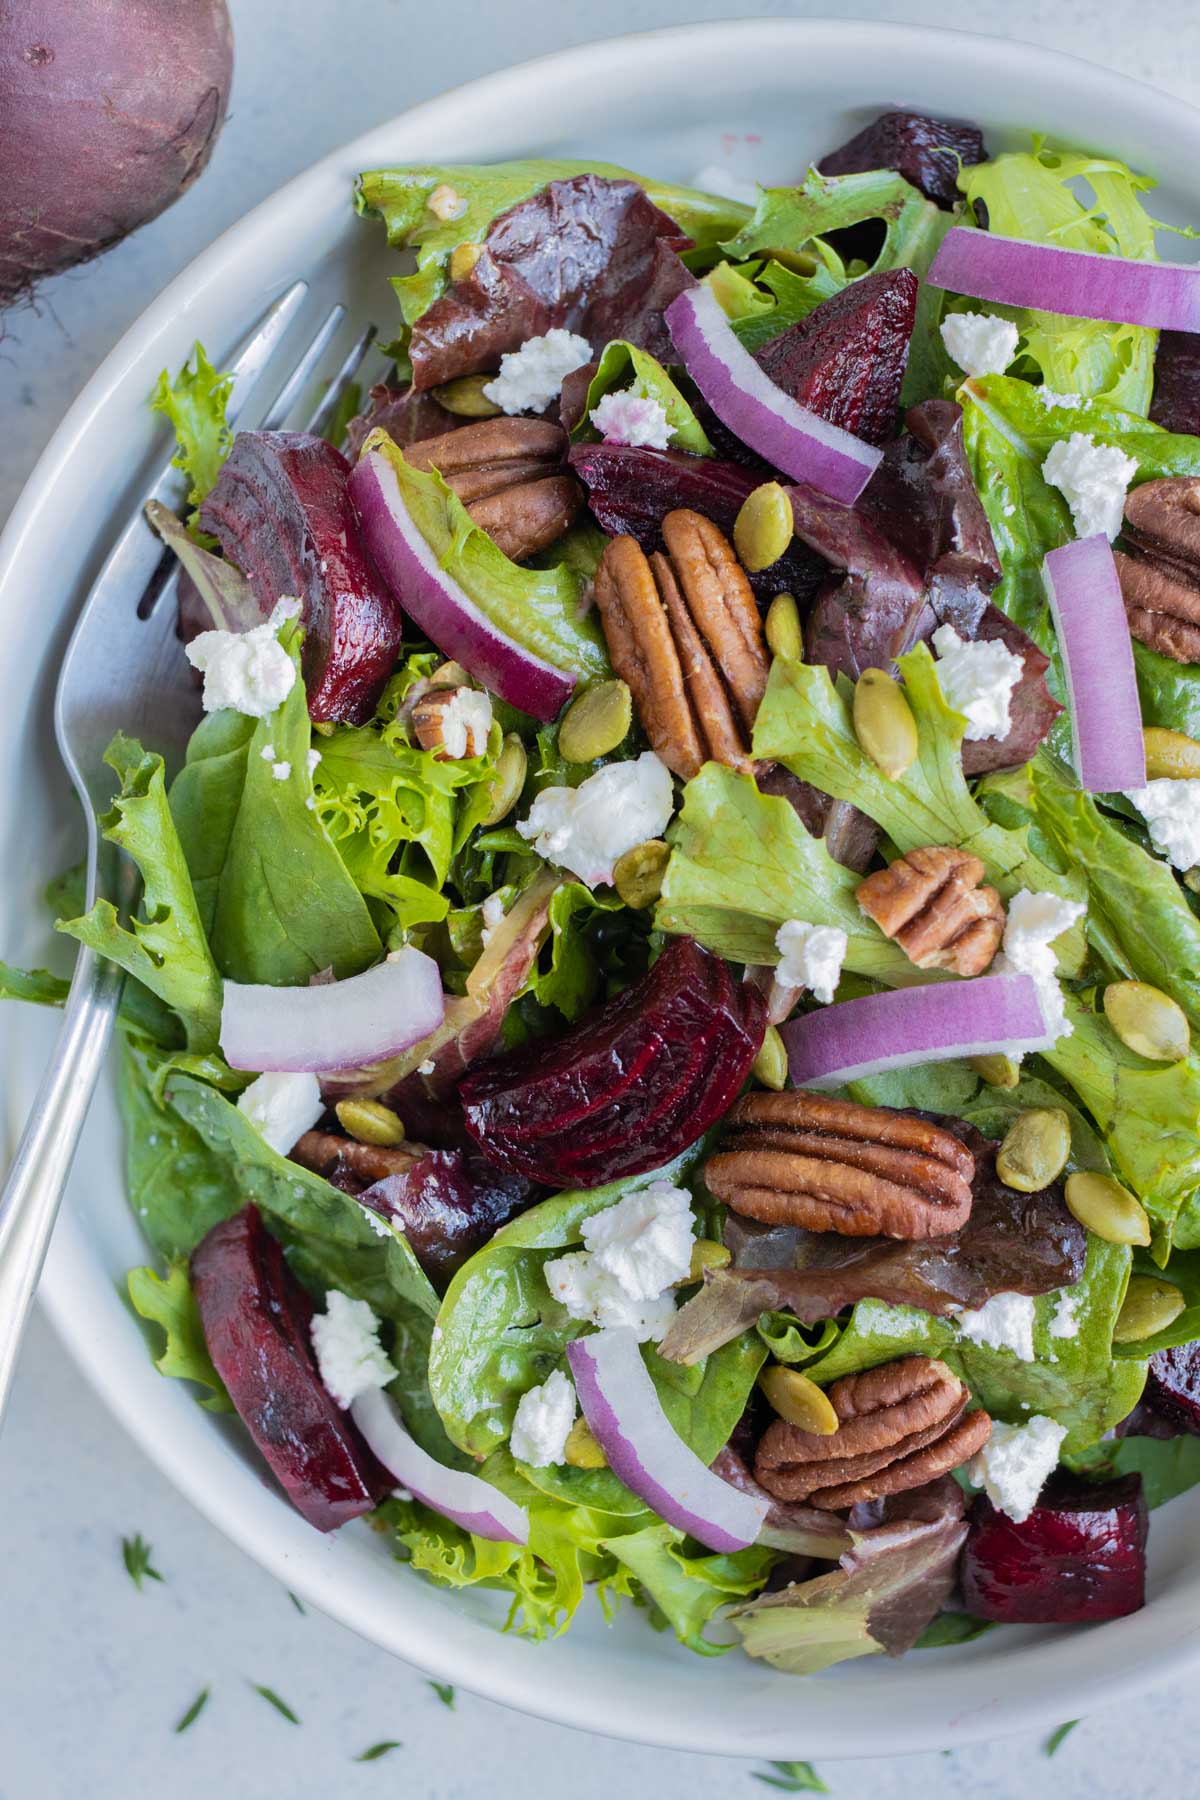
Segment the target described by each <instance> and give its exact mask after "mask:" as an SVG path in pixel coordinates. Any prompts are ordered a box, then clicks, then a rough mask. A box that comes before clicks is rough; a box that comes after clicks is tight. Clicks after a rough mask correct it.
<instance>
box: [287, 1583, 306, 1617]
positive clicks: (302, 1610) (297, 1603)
mask: <svg viewBox="0 0 1200 1800" xmlns="http://www.w3.org/2000/svg"><path fill="white" fill-rule="evenodd" d="M288 1599H289V1600H290V1601H291V1603H292V1605H293V1606H294V1607H295V1609H296V1611H297V1612H298V1613H299V1614H300V1617H301V1618H302V1619H306V1618H307V1617H308V1608H307V1607H306V1606H305V1604H304V1602H303V1600H301V1599H300V1598H299V1597H298V1596H297V1595H295V1594H293V1592H292V1590H291V1588H289V1589H288Z"/></svg>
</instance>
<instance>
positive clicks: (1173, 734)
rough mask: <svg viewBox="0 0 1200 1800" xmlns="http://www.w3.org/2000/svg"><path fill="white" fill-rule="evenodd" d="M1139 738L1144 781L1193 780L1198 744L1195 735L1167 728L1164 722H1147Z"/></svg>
mask: <svg viewBox="0 0 1200 1800" xmlns="http://www.w3.org/2000/svg"><path fill="white" fill-rule="evenodd" d="M1142 738H1143V740H1144V741H1145V745H1146V780H1147V781H1194V780H1195V779H1196V778H1197V776H1200V744H1198V743H1197V742H1196V740H1195V738H1190V737H1187V736H1185V734H1184V733H1183V732H1182V731H1168V730H1167V728H1166V727H1165V726H1164V725H1147V726H1146V728H1145V729H1144V731H1143V732H1142Z"/></svg>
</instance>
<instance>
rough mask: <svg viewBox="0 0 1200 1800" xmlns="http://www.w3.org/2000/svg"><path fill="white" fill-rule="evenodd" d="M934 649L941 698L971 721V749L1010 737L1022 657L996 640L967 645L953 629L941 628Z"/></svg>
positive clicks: (949, 626) (967, 731)
mask: <svg viewBox="0 0 1200 1800" xmlns="http://www.w3.org/2000/svg"><path fill="white" fill-rule="evenodd" d="M933 647H934V649H935V650H936V651H937V655H938V660H937V676H938V683H939V685H940V687H941V690H942V698H943V699H944V700H945V702H946V705H947V706H949V707H952V708H953V710H954V711H955V712H958V713H961V714H962V715H963V717H964V719H965V720H966V721H967V729H966V731H965V732H964V733H963V735H964V737H966V738H968V739H969V740H970V741H971V742H972V743H977V742H979V741H980V740H981V739H983V738H1005V737H1007V736H1008V733H1009V730H1010V728H1011V725H1012V720H1011V718H1010V716H1009V707H1010V705H1011V704H1012V697H1013V689H1014V688H1015V687H1016V685H1017V683H1018V681H1020V679H1021V670H1022V669H1023V668H1024V666H1025V659H1024V657H1023V656H1018V655H1016V653H1015V652H1014V651H1012V650H1010V649H1009V647H1008V645H1007V644H1002V643H1001V642H1000V640H999V639H998V638H989V639H984V638H978V639H976V640H975V642H974V643H964V642H963V640H962V638H960V637H959V635H958V633H957V631H955V629H954V627H953V625H939V627H938V629H937V630H936V631H935V632H934V634H933Z"/></svg>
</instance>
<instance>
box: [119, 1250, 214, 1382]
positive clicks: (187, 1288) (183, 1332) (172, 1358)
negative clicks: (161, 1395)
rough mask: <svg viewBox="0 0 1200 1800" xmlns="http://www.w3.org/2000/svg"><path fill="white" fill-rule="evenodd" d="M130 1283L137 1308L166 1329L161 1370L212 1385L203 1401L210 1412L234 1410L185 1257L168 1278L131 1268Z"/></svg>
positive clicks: (170, 1267)
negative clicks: (211, 1348) (215, 1362)
mask: <svg viewBox="0 0 1200 1800" xmlns="http://www.w3.org/2000/svg"><path fill="white" fill-rule="evenodd" d="M126 1284H127V1286H128V1288H129V1298H130V1301H131V1302H132V1304H133V1308H134V1311H135V1312H137V1313H140V1315H141V1317H142V1318H143V1319H148V1320H150V1321H151V1323H152V1324H155V1325H159V1326H161V1327H162V1329H163V1331H164V1332H165V1333H166V1337H167V1346H166V1349H165V1350H164V1351H163V1353H162V1355H161V1356H156V1357H155V1358H154V1366H155V1368H156V1369H157V1370H158V1372H159V1374H160V1375H173V1376H177V1377H178V1378H179V1379H181V1380H183V1381H194V1382H196V1383H197V1385H198V1386H200V1387H205V1388H208V1389H209V1397H208V1399H207V1400H201V1402H200V1404H201V1406H203V1407H205V1408H206V1409H207V1410H208V1411H209V1412H232V1411H233V1401H232V1400H231V1399H230V1398H229V1395H228V1394H227V1393H226V1391H225V1383H224V1382H223V1381H222V1380H221V1377H220V1376H219V1375H218V1374H217V1371H216V1369H215V1367H214V1366H213V1360H212V1357H211V1356H210V1355H209V1354H208V1345H207V1344H206V1343H205V1341H204V1328H203V1326H202V1325H201V1323H200V1308H199V1307H198V1306H197V1305H196V1296H195V1295H194V1294H193V1292H192V1284H191V1282H190V1281H189V1280H188V1271H187V1263H186V1262H185V1261H183V1260H182V1259H180V1260H178V1261H176V1262H172V1263H170V1264H169V1265H168V1268H167V1274H166V1279H165V1280H164V1279H163V1277H162V1276H161V1275H158V1274H157V1273H156V1272H155V1271H154V1270H153V1269H130V1271H129V1274H128V1276H127V1277H126Z"/></svg>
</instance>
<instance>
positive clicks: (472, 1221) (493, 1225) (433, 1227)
mask: <svg viewBox="0 0 1200 1800" xmlns="http://www.w3.org/2000/svg"><path fill="white" fill-rule="evenodd" d="M538 1198H540V1196H539V1194H538V1193H537V1191H536V1190H535V1189H534V1187H533V1185H532V1183H531V1182H529V1181H528V1180H527V1179H526V1177H525V1176H523V1175H510V1174H507V1173H506V1172H505V1171H504V1170H503V1169H494V1168H492V1167H491V1166H490V1164H488V1163H487V1162H485V1160H484V1159H483V1157H482V1156H480V1155H479V1153H478V1152H477V1151H476V1149H475V1147H474V1145H472V1146H471V1149H470V1151H469V1153H467V1154H465V1155H464V1153H463V1151H461V1150H428V1151H426V1153H425V1155H424V1156H422V1157H421V1159H420V1161H419V1162H416V1163H414V1165H413V1166H412V1168H411V1169H406V1170H405V1171H404V1173H403V1174H399V1175H388V1176H386V1177H385V1178H384V1180H383V1181H377V1182H375V1183H374V1185H373V1186H371V1187H369V1188H366V1189H364V1190H363V1192H362V1193H361V1194H360V1195H359V1199H360V1200H361V1201H362V1204H363V1205H364V1206H367V1207H370V1209H371V1211H372V1212H374V1213H378V1214H379V1217H380V1218H381V1219H387V1220H388V1222H389V1223H390V1224H393V1225H395V1226H397V1227H398V1228H399V1230H401V1231H402V1232H403V1233H404V1235H405V1237H406V1238H407V1239H408V1242H409V1245H410V1246H411V1248H412V1252H413V1255H414V1256H415V1257H416V1259H417V1261H418V1262H419V1263H420V1265H421V1267H422V1268H423V1269H424V1271H425V1273H426V1274H427V1275H428V1277H429V1279H430V1281H432V1282H433V1284H434V1286H435V1287H436V1288H437V1289H438V1290H439V1292H440V1291H441V1290H442V1289H443V1288H445V1286H446V1284H447V1283H448V1282H449V1280H450V1277H451V1276H452V1275H453V1274H454V1271H455V1270H456V1269H458V1268H461V1266H462V1264H463V1263H465V1262H466V1260H467V1258H468V1257H469V1256H473V1255H474V1254H475V1252H476V1250H478V1249H480V1248H481V1247H482V1246H483V1245H484V1244H486V1243H487V1242H488V1240H489V1238H491V1237H492V1236H493V1235H494V1233H495V1232H497V1231H498V1230H499V1229H500V1227H501V1225H504V1224H507V1222H508V1220H509V1219H512V1218H515V1217H516V1215H517V1214H518V1213H519V1212H523V1211H524V1210H525V1208H526V1207H527V1206H530V1205H531V1204H532V1203H533V1201H534V1200H536V1199H538Z"/></svg>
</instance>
